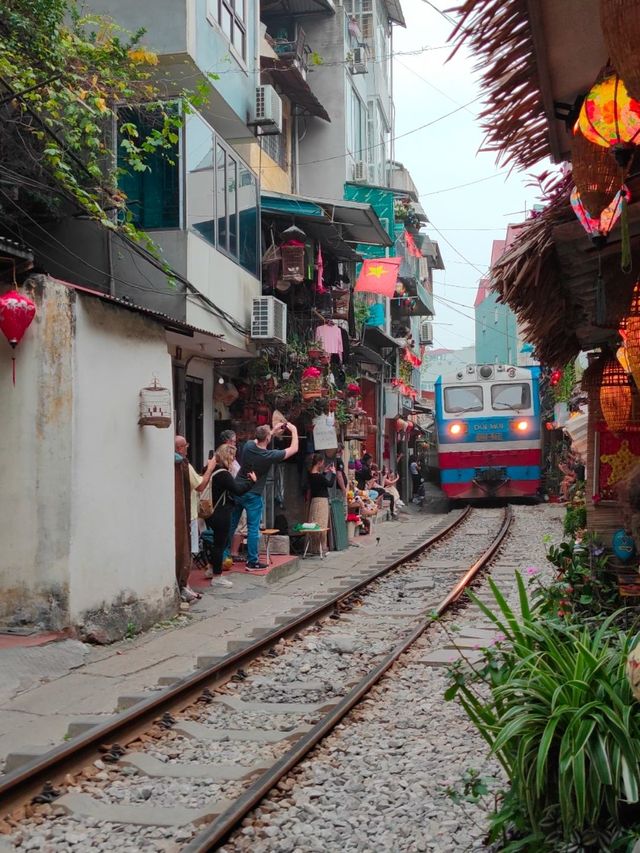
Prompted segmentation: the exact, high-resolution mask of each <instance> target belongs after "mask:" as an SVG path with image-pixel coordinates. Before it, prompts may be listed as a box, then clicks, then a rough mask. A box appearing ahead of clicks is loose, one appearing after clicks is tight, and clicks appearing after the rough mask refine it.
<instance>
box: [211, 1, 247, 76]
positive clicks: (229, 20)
mask: <svg viewBox="0 0 640 853" xmlns="http://www.w3.org/2000/svg"><path fill="white" fill-rule="evenodd" d="M209 13H210V14H211V15H212V17H214V18H215V19H216V21H217V22H218V25H219V26H220V29H221V30H222V32H223V33H224V34H225V36H226V37H227V38H228V39H229V42H230V44H231V45H233V48H234V50H235V52H236V53H237V54H238V55H239V56H240V57H242V59H243V60H244V61H246V59H247V0H209Z"/></svg>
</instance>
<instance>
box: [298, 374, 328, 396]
mask: <svg viewBox="0 0 640 853" xmlns="http://www.w3.org/2000/svg"><path fill="white" fill-rule="evenodd" d="M323 386H324V378H323V377H322V376H303V377H302V380H301V381H300V390H301V391H302V399H303V400H316V399H317V398H318V397H322V392H323Z"/></svg>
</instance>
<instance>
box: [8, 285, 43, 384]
mask: <svg viewBox="0 0 640 853" xmlns="http://www.w3.org/2000/svg"><path fill="white" fill-rule="evenodd" d="M35 315H36V305H35V302H33V300H31V299H29V297H28V296H25V295H24V294H23V293H18V291H17V290H10V291H9V293H5V294H4V296H0V330H1V331H2V333H3V334H4V336H5V337H6V339H7V340H8V341H9V343H10V344H11V346H12V347H13V349H15V348H16V346H17V345H18V344H19V343H20V341H21V340H22V338H23V336H24V333H25V332H26V331H27V329H28V328H29V326H30V325H31V322H32V321H33V318H34V317H35ZM11 360H12V362H13V384H14V385H15V384H16V359H15V356H12V359H11Z"/></svg>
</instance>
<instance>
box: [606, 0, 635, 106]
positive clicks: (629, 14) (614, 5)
mask: <svg viewBox="0 0 640 853" xmlns="http://www.w3.org/2000/svg"><path fill="white" fill-rule="evenodd" d="M600 25H601V27H602V34H603V36H604V41H605V44H606V46H607V53H608V54H609V58H610V61H611V64H612V65H613V67H614V68H615V69H616V71H617V72H618V74H619V75H620V76H621V77H622V79H623V80H624V82H625V86H626V87H627V92H628V93H629V95H630V96H631V97H632V98H635V99H636V100H638V99H640V52H639V51H638V44H639V43H640V0H600Z"/></svg>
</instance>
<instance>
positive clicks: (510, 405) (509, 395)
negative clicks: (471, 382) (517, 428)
mask: <svg viewBox="0 0 640 853" xmlns="http://www.w3.org/2000/svg"><path fill="white" fill-rule="evenodd" d="M491 408H492V409H493V410H494V411H496V412H500V411H504V410H509V409H510V410H511V411H515V412H520V411H522V410H523V409H530V408H531V387H530V386H529V384H528V383H527V382H512V383H509V384H508V385H492V386H491Z"/></svg>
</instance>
